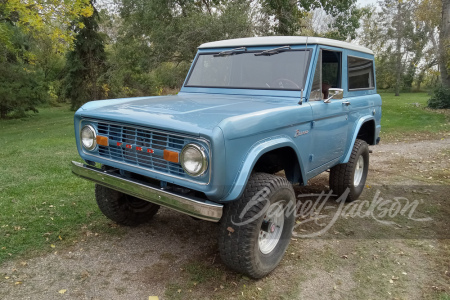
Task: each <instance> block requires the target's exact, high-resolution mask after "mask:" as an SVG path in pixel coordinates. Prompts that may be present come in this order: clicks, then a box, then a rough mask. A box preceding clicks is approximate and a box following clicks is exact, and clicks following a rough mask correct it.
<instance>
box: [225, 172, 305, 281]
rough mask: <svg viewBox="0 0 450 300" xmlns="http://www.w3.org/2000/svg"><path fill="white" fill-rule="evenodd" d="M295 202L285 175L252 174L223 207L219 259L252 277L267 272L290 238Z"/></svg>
mask: <svg viewBox="0 0 450 300" xmlns="http://www.w3.org/2000/svg"><path fill="white" fill-rule="evenodd" d="M295 204H296V201H295V194H294V190H293V188H292V185H291V184H290V183H289V182H288V181H287V180H286V178H283V177H279V176H275V175H270V174H265V173H255V174H253V175H252V176H251V177H250V179H249V182H248V183H247V186H246V188H245V191H244V194H243V195H242V197H241V198H239V199H238V200H236V201H233V202H231V203H230V204H227V205H226V206H225V207H224V214H223V216H222V219H221V221H220V233H219V251H220V256H221V258H222V261H223V262H224V263H225V264H226V265H227V266H228V267H230V268H232V269H234V270H236V271H238V272H240V273H243V274H246V275H248V276H250V277H253V278H261V277H263V276H265V275H267V274H268V273H270V272H271V271H272V270H273V269H274V268H275V267H276V266H277V265H278V264H279V263H280V261H281V259H282V258H283V255H284V252H285V251H286V249H287V247H288V245H289V242H290V240H291V235H292V230H293V227H294V222H295Z"/></svg>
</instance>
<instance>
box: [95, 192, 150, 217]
mask: <svg viewBox="0 0 450 300" xmlns="http://www.w3.org/2000/svg"><path fill="white" fill-rule="evenodd" d="M95 199H96V200H97V204H98V207H99V208H100V210H101V212H102V213H103V214H104V215H105V216H106V217H108V218H109V219H111V220H112V221H114V222H116V223H119V224H122V225H127V226H136V225H139V224H141V223H145V222H147V221H150V219H151V218H152V217H153V216H154V215H155V214H156V213H157V212H158V210H159V205H156V204H153V203H150V202H148V201H144V200H142V199H139V198H136V197H133V196H130V195H127V194H124V193H121V192H118V191H116V190H113V189H110V188H107V187H105V186H102V185H99V184H96V185H95Z"/></svg>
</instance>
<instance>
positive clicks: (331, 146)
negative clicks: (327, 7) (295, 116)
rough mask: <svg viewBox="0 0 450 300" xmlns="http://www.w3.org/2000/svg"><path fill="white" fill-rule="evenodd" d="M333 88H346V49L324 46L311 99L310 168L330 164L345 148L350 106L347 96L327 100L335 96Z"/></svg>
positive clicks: (318, 62) (340, 155) (315, 75)
mask: <svg viewBox="0 0 450 300" xmlns="http://www.w3.org/2000/svg"><path fill="white" fill-rule="evenodd" d="M330 88H342V52H340V51H331V50H325V49H320V53H319V57H318V59H317V65H316V70H315V74H314V80H313V86H312V88H311V94H310V97H309V100H308V101H309V103H310V104H311V108H312V113H313V122H312V124H311V127H312V128H311V134H312V138H311V140H312V148H311V149H312V153H310V155H309V164H308V166H309V167H308V171H312V170H314V169H317V168H319V170H320V167H323V168H328V167H327V166H326V165H327V164H329V163H330V162H332V161H336V160H338V159H339V158H341V157H342V156H343V154H344V151H345V146H346V141H347V132H348V130H347V129H348V114H349V109H348V106H347V104H346V103H347V101H346V100H345V99H333V98H332V99H330V101H327V102H328V103H326V102H324V100H326V99H328V98H329V97H330V96H331V93H329V89H330ZM341 98H342V97H341Z"/></svg>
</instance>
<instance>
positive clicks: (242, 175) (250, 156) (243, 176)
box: [220, 135, 306, 202]
mask: <svg viewBox="0 0 450 300" xmlns="http://www.w3.org/2000/svg"><path fill="white" fill-rule="evenodd" d="M283 147H290V148H292V149H293V150H294V151H295V153H296V154H297V159H298V162H299V165H300V172H301V173H302V178H306V173H305V172H304V170H305V168H304V167H303V161H302V160H301V158H300V155H299V153H298V151H297V147H296V146H295V144H294V142H293V141H292V140H291V139H290V138H289V137H288V136H285V135H279V136H274V137H270V138H267V139H263V140H260V141H258V142H256V143H255V144H253V145H252V147H251V148H250V150H249V151H248V152H247V154H246V155H245V159H244V160H243V163H242V165H241V167H240V169H239V172H238V174H237V176H236V180H235V181H234V183H233V185H232V188H231V190H230V192H229V193H228V194H227V195H226V196H225V197H224V198H223V199H222V200H221V201H220V202H226V201H233V200H236V199H238V198H239V197H240V196H241V195H242V193H243V192H244V189H245V186H246V185H247V182H248V179H249V178H250V175H251V173H252V170H253V167H254V166H255V164H256V162H257V161H258V159H259V158H260V157H261V156H262V155H263V154H265V153H267V152H269V151H272V150H275V149H278V148H283Z"/></svg>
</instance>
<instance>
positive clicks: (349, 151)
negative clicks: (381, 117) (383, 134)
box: [341, 116, 376, 164]
mask: <svg viewBox="0 0 450 300" xmlns="http://www.w3.org/2000/svg"><path fill="white" fill-rule="evenodd" d="M371 120H373V121H375V118H374V117H373V116H365V117H362V118H361V119H359V120H358V122H357V123H356V126H355V130H353V136H352V140H351V143H350V145H349V147H348V149H347V152H346V154H345V156H344V160H343V161H342V162H341V164H346V163H348V161H349V159H350V155H351V154H352V150H353V145H354V144H355V141H356V137H357V136H358V133H359V130H360V129H361V127H362V126H363V124H364V123H366V122H368V121H371ZM375 130H376V127H375ZM374 134H375V132H374Z"/></svg>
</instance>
